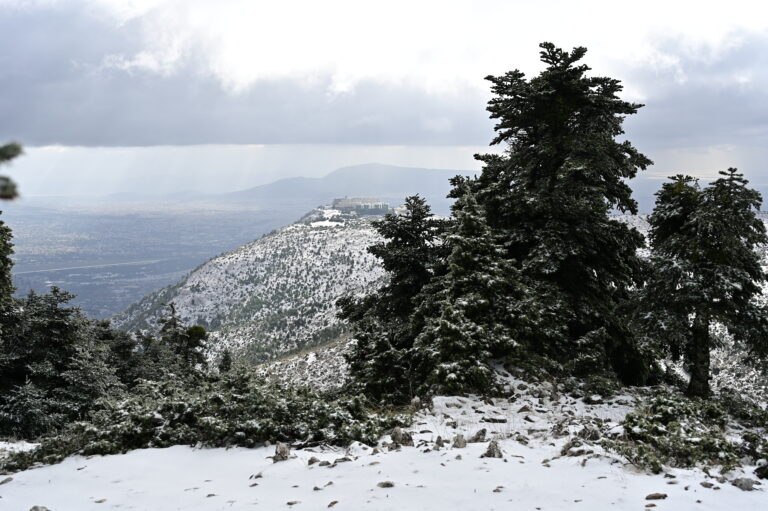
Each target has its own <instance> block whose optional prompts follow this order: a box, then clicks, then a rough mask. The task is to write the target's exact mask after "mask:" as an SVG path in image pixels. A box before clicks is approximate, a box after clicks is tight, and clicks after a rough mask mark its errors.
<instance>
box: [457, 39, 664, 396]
mask: <svg viewBox="0 0 768 511" xmlns="http://www.w3.org/2000/svg"><path fill="white" fill-rule="evenodd" d="M541 49H542V50H541V60H542V61H543V62H544V63H545V64H546V66H547V67H546V69H545V70H544V71H543V72H541V73H540V74H539V75H538V76H536V77H533V78H531V79H526V78H525V76H524V74H523V73H522V72H520V71H517V70H515V71H510V72H508V73H506V74H504V75H502V76H489V77H487V79H488V80H489V81H490V82H491V83H492V84H493V85H492V91H493V93H494V95H495V96H494V98H493V99H491V101H490V102H489V105H488V111H489V112H490V113H491V118H493V119H497V121H498V122H497V124H496V126H495V130H496V132H497V136H496V138H495V139H494V140H493V142H492V143H493V144H506V145H507V150H506V152H505V153H504V154H501V155H499V154H493V155H482V156H477V158H478V159H479V160H480V161H482V162H483V163H484V164H485V165H484V168H483V171H482V174H481V175H480V176H479V177H478V179H477V180H472V181H470V185H471V187H472V191H473V192H474V194H475V195H476V197H477V200H478V202H479V203H480V205H481V206H482V207H483V208H484V209H485V211H486V215H487V218H488V222H489V225H490V227H491V228H492V229H493V230H494V232H496V233H498V234H499V235H501V236H503V238H504V247H505V250H506V254H505V256H506V258H507V259H508V260H510V261H515V264H516V265H517V267H518V268H519V270H520V272H521V275H522V277H523V278H524V279H526V281H527V282H528V285H530V286H531V288H532V290H533V293H534V294H535V295H536V296H537V297H538V300H539V304H540V310H541V312H542V314H543V315H545V316H546V317H548V318H550V321H547V322H544V323H542V325H546V326H544V327H543V328H542V329H541V330H540V331H539V332H538V334H537V335H536V336H534V337H533V339H534V340H533V341H532V342H531V346H530V348H531V349H533V350H535V351H536V352H539V353H541V354H544V355H547V356H550V357H552V358H554V359H556V360H559V361H561V362H562V363H563V364H564V366H565V367H566V368H567V369H569V370H570V371H572V372H577V373H586V372H597V371H602V370H605V369H607V368H610V367H611V366H613V369H614V370H615V371H616V372H617V373H619V375H620V376H621V377H622V378H623V379H624V380H625V381H627V382H630V383H638V382H640V381H642V379H643V376H644V367H645V366H644V364H643V361H642V360H640V359H639V358H638V357H637V356H635V355H636V352H635V349H634V344H633V343H634V341H633V339H632V335H631V332H629V330H628V329H627V328H626V327H625V326H624V324H625V322H624V319H623V318H622V317H621V314H619V312H618V311H619V308H620V306H621V304H622V303H624V302H625V301H626V300H627V298H628V293H629V290H630V289H631V288H632V287H633V286H634V285H636V284H637V283H638V281H639V269H640V268H641V262H640V260H639V258H638V256H637V254H636V251H637V249H638V248H640V247H642V246H643V239H642V236H641V235H640V234H639V233H638V232H637V231H636V230H635V229H632V228H629V227H627V226H626V225H625V224H623V223H621V222H619V221H617V220H614V219H611V218H610V216H609V213H610V212H611V211H612V210H619V211H623V212H631V213H636V211H637V206H636V203H635V201H634V200H633V199H632V197H631V190H630V188H629V186H628V185H627V184H626V180H628V179H631V178H633V177H635V175H636V174H637V172H638V171H639V170H643V169H645V168H646V167H647V166H648V165H650V164H651V161H650V160H649V159H648V158H646V157H645V156H644V155H642V154H641V153H639V152H638V151H637V150H636V149H635V148H634V147H633V146H632V144H631V143H630V142H628V141H618V140H617V137H619V136H620V135H622V134H623V129H622V122H623V120H624V118H625V116H627V115H631V114H634V113H636V112H637V110H638V108H640V107H641V106H642V105H639V104H636V103H630V102H627V101H623V100H622V99H620V98H619V97H618V94H619V93H620V92H621V90H622V86H621V84H620V82H619V81H618V80H615V79H612V78H605V77H595V76H590V75H589V73H588V72H589V70H590V68H589V67H587V66H586V65H583V64H579V61H580V60H581V59H582V58H583V57H584V54H585V53H586V49H585V48H581V47H580V48H575V49H574V50H573V51H571V52H566V51H563V50H561V49H559V48H556V47H555V46H554V45H553V44H551V43H543V44H541Z"/></svg>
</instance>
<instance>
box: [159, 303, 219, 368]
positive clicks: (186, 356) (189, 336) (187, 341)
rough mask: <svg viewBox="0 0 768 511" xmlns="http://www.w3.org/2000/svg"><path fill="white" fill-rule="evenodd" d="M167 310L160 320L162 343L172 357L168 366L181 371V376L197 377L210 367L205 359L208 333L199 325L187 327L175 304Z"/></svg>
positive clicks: (170, 304) (170, 305)
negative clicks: (200, 372)
mask: <svg viewBox="0 0 768 511" xmlns="http://www.w3.org/2000/svg"><path fill="white" fill-rule="evenodd" d="M167 309H168V312H167V314H166V315H165V316H163V317H162V318H160V320H159V323H160V331H159V336H160V343H161V344H163V345H164V346H165V347H166V349H167V350H168V352H169V353H170V354H171V357H172V360H166V364H167V366H168V368H169V369H171V370H178V371H180V372H181V376H186V375H196V374H197V373H198V371H200V370H203V369H205V368H206V367H207V366H208V362H207V360H206V358H205V349H206V342H207V341H208V332H206V330H205V328H203V327H202V326H199V325H194V326H190V327H186V326H185V325H184V323H183V322H182V320H181V318H180V317H179V314H178V313H177V312H176V306H175V305H174V304H173V303H169V304H168V305H167Z"/></svg>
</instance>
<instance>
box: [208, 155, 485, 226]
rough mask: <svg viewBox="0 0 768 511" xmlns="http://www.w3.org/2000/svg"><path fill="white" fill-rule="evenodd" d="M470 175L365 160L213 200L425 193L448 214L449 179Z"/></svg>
mask: <svg viewBox="0 0 768 511" xmlns="http://www.w3.org/2000/svg"><path fill="white" fill-rule="evenodd" d="M457 174H461V175H472V174H474V172H473V171H469V170H467V171H461V170H438V169H422V168H412V167H395V166H392V165H380V164H375V163H372V164H366V165H356V166H353V167H343V168H340V169H338V170H335V171H333V172H331V173H330V174H328V175H326V176H324V177H320V178H309V177H291V178H287V179H280V180H278V181H275V182H273V183H269V184H266V185H261V186H256V187H253V188H249V189H247V190H242V191H239V192H234V193H227V194H221V195H218V196H216V198H215V200H225V201H235V202H239V203H258V204H263V205H264V206H265V207H269V206H272V207H280V208H282V207H285V206H294V205H297V204H306V205H307V206H308V207H307V208H305V210H308V209H310V208H312V207H315V206H318V205H321V204H329V203H330V202H331V200H332V199H334V198H337V197H345V196H346V197H359V196H365V197H375V198H378V199H381V200H383V201H384V202H389V203H390V205H392V206H397V205H400V204H401V203H402V202H403V199H405V197H407V196H409V195H414V194H417V193H418V194H420V195H422V196H423V197H425V198H426V199H427V200H428V201H429V203H430V205H431V206H432V208H433V210H434V211H435V212H436V213H438V214H443V215H445V214H448V211H449V206H450V204H451V201H450V200H449V199H447V198H446V196H447V195H448V192H449V191H450V189H451V186H450V183H449V182H448V180H449V179H450V178H451V177H453V176H455V175H457Z"/></svg>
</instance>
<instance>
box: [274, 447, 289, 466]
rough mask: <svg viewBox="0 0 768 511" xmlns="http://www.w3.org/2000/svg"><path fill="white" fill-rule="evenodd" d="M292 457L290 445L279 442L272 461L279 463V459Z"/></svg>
mask: <svg viewBox="0 0 768 511" xmlns="http://www.w3.org/2000/svg"><path fill="white" fill-rule="evenodd" d="M290 457H291V449H290V448H289V447H288V445H287V444H284V443H282V442H277V445H276V446H275V455H274V456H273V457H272V462H273V463H277V462H278V461H286V460H287V459H288V458H290Z"/></svg>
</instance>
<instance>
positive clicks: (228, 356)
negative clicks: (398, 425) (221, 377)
mask: <svg viewBox="0 0 768 511" xmlns="http://www.w3.org/2000/svg"><path fill="white" fill-rule="evenodd" d="M231 369H232V352H231V351H229V348H227V349H225V350H224V353H222V354H221V360H220V361H219V372H220V373H222V374H223V373H228V372H229V371H230V370H231Z"/></svg>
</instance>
